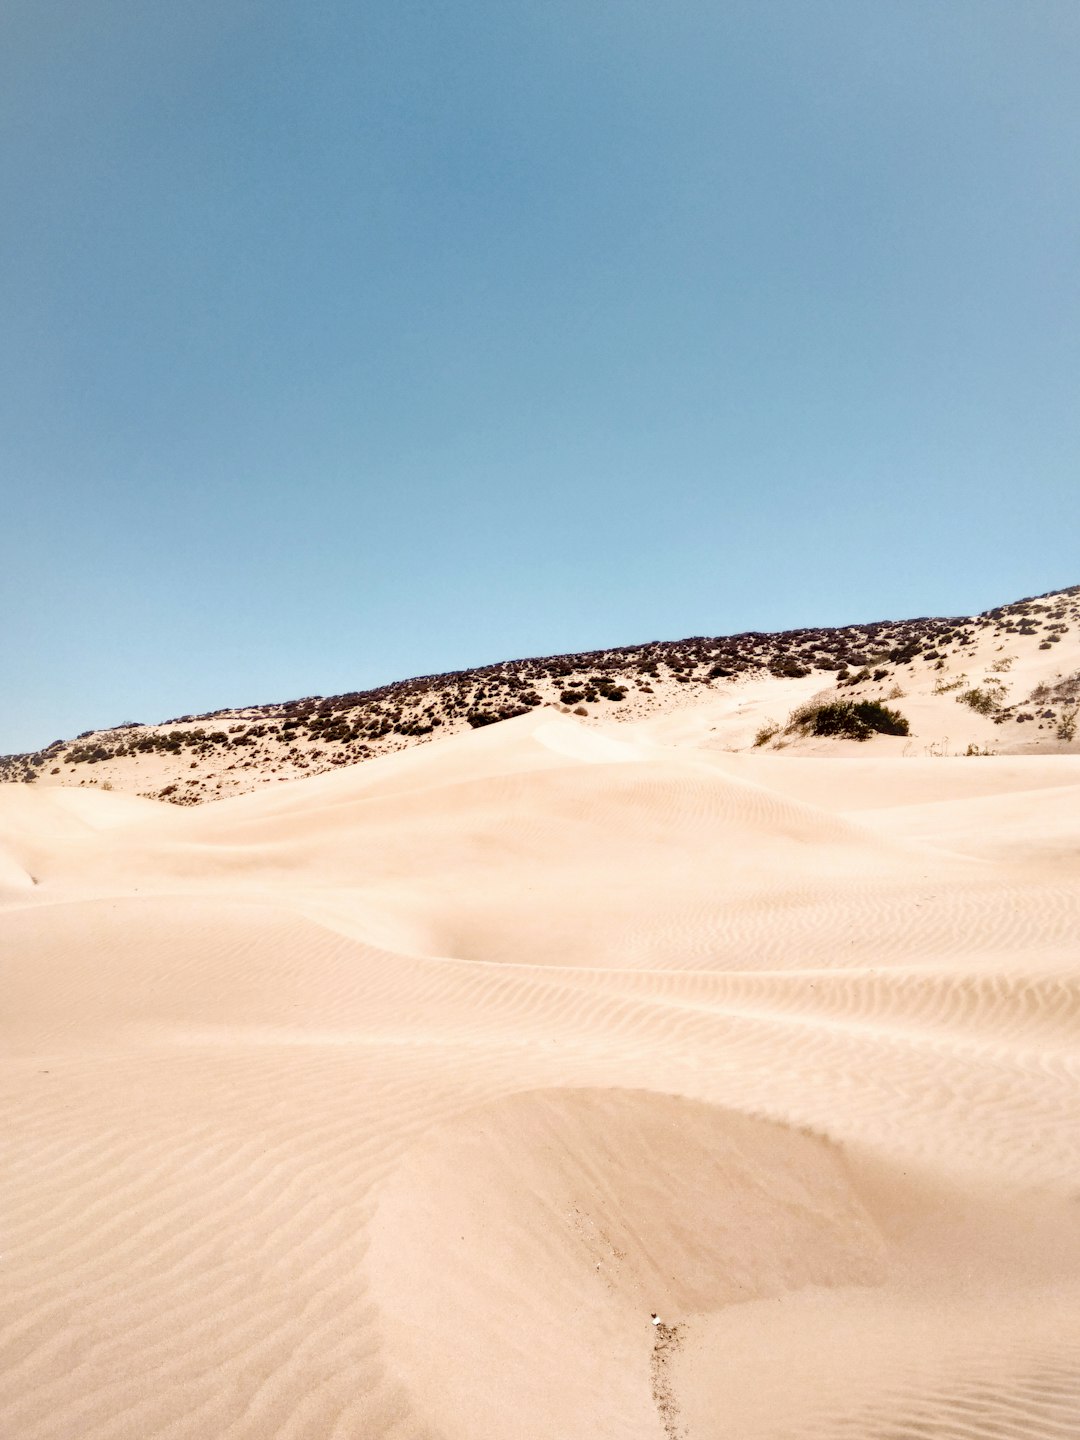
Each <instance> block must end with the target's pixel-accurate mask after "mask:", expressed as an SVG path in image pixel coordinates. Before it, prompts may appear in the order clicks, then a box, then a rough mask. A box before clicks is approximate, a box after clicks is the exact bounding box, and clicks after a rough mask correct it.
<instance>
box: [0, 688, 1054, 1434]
mask: <svg viewBox="0 0 1080 1440" xmlns="http://www.w3.org/2000/svg"><path fill="white" fill-rule="evenodd" d="M710 703H711V702H710ZM713 723H714V721H713V719H712V718H710V713H708V712H705V711H703V712H702V714H700V715H699V716H698V719H697V721H696V722H695V721H694V718H693V715H692V713H691V711H690V710H689V709H687V710H686V712H685V713H684V714H683V715H682V717H681V719H680V721H679V724H678V725H677V726H669V727H668V733H666V734H665V733H664V727H661V726H658V724H657V723H656V722H655V721H654V720H648V719H646V720H643V721H642V722H641V723H640V724H639V725H635V724H634V723H623V724H621V725H619V726H613V727H609V728H605V727H597V726H595V725H592V726H584V725H582V724H581V723H579V722H578V721H577V720H576V719H574V718H573V717H570V716H565V715H560V714H557V713H555V712H553V711H551V710H541V711H536V712H534V713H532V714H530V715H527V716H523V717H520V718H518V719H515V720H511V721H508V722H506V723H504V724H501V725H496V726H492V727H489V728H487V729H483V730H477V731H474V732H473V731H470V732H464V733H461V734H458V735H454V736H451V737H449V738H447V739H443V740H439V741H435V742H433V743H430V744H427V745H424V746H422V747H418V748H415V749H412V750H409V751H405V752H401V753H398V754H393V755H388V756H385V757H384V758H381V759H378V760H375V761H372V762H370V763H368V764H366V765H364V766H360V767H352V768H347V769H341V770H338V771H335V772H333V773H329V774H326V775H322V776H318V777H316V778H313V779H306V780H300V781H296V782H289V783H281V784H276V785H274V786H273V787H269V788H268V789H266V790H264V791H259V792H256V793H251V794H246V795H240V796H237V797H235V798H232V799H229V800H223V801H221V802H220V803H218V804H216V805H212V806H205V807H201V808H198V809H191V810H181V809H177V808H175V807H171V806H169V805H166V804H161V803H157V802H153V801H149V800H142V799H139V798H137V797H132V796H125V795H120V794H118V793H101V792H97V791H93V790H88V789H84V790H82V791H76V790H71V789H63V788H59V787H52V788H47V787H31V786H15V785H9V786H3V787H0V986H2V1006H0V1039H2V1046H0V1057H2V1058H0V1087H2V1093H3V1103H4V1117H5V1120H4V1129H3V1136H4V1152H5V1155H4V1165H3V1169H2V1172H0V1204H2V1219H3V1232H4V1241H3V1246H2V1256H3V1267H4V1270H3V1273H4V1282H5V1283H4V1286H3V1288H2V1291H0V1413H2V1414H3V1415H4V1416H5V1419H6V1424H7V1427H8V1432H9V1433H11V1434H12V1435H17V1436H19V1437H20V1440H57V1437H63V1440H75V1437H78V1440H121V1437H123V1440H128V1437H130V1440H148V1437H169V1440H187V1437H191V1440H195V1437H200V1440H201V1437H206V1436H214V1437H266V1436H274V1437H311V1440H316V1437H318V1440H325V1437H335V1440H345V1437H378V1436H400V1437H417V1440H419V1437H426V1440H477V1437H492V1440H495V1437H498V1440H507V1437H522V1440H524V1437H536V1440H540V1437H566V1440H570V1437H574V1436H578V1435H580V1436H582V1437H584V1436H596V1435H600V1436H611V1437H663V1436H665V1435H668V1436H686V1437H688V1440H690V1437H710V1440H711V1437H716V1440H720V1437H729V1436H733V1435H737V1436H739V1437H773V1440H780V1437H793V1436H798V1437H802V1436H809V1437H823V1440H832V1437H836V1440H841V1437H860V1440H861V1437H868V1436H882V1437H883V1436H889V1437H894V1440H900V1437H916V1436H921V1437H926V1436H929V1435H935V1436H936V1435H948V1436H957V1437H973V1440H979V1437H987V1440H989V1437H1002V1436H1016V1437H1028V1436H1046V1437H1066V1436H1075V1435H1076V1434H1077V1433H1080V1351H1078V1347H1077V1344H1076V1340H1075V1337H1076V1335H1077V1334H1080V1183H1078V1176H1080V1060H1078V1054H1080V1052H1078V1046H1077V1041H1078V1038H1080V965H1078V963H1077V948H1078V947H1077V937H1078V936H1080V771H1078V768H1077V767H1078V765H1080V760H1078V759H1077V757H1076V756H1074V755H1068V754H1062V755H1047V754H1044V755H1039V756H1034V755H1033V756H1030V757H1008V758H1006V757H996V758H994V757H991V758H983V757H976V758H954V759H947V758H931V757H927V756H923V755H919V756H918V757H913V756H909V757H907V758H901V756H900V755H899V754H893V753H892V752H891V751H889V750H888V748H886V749H885V750H883V751H881V752H880V753H876V754H866V753H865V751H861V752H860V753H858V754H856V755H853V757H852V758H844V759H817V758H813V757H808V756H804V755H799V756H792V755H790V754H782V753H781V754H776V753H760V752H753V751H751V752H748V753H747V752H743V753H734V754H733V753H728V752H726V751H724V750H722V749H718V748H717V747H716V746H715V745H714V744H712V743H711V741H710V735H711V733H712V732H711V726H712V724H713ZM695 727H696V728H695ZM654 1311H655V1312H657V1313H658V1316H659V1320H660V1322H661V1323H660V1324H659V1325H654V1324H653V1322H652V1320H651V1318H650V1317H651V1313H652V1312H654Z"/></svg>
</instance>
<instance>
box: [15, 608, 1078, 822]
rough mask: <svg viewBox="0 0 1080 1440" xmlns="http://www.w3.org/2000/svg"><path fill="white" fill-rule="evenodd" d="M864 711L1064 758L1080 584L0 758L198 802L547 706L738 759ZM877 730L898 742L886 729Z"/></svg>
mask: <svg viewBox="0 0 1080 1440" xmlns="http://www.w3.org/2000/svg"><path fill="white" fill-rule="evenodd" d="M829 702H837V703H840V704H841V705H843V706H844V707H845V708H846V715H845V714H836V713H834V714H833V715H832V717H831V719H832V727H833V728H832V729H831V730H829V729H828V727H827V725H826V723H825V721H822V720H820V719H819V720H817V722H816V723H815V722H812V721H807V720H806V719H805V718H804V721H803V723H802V724H801V725H800V724H795V725H792V723H791V721H792V717H793V715H794V714H797V712H798V711H799V710H800V708H805V707H807V706H809V705H814V706H820V705H821V704H823V703H829ZM900 702H903V703H900ZM860 704H877V705H883V706H885V708H886V710H887V711H890V712H891V711H895V712H897V713H898V714H899V715H900V717H901V720H902V722H904V723H905V725H906V731H905V734H904V736H903V738H904V741H905V745H903V746H901V747H900V748H901V749H903V750H904V751H905V753H908V754H950V753H951V754H955V753H957V752H959V753H970V754H975V753H980V754H981V753H983V752H985V751H988V750H992V751H994V752H996V753H1000V754H1006V753H1027V752H1030V751H1039V752H1047V751H1055V750H1060V749H1062V748H1068V747H1069V746H1071V745H1072V744H1073V743H1074V742H1075V740H1076V734H1077V713H1078V706H1080V586H1075V587H1073V588H1072V589H1070V590H1062V591H1058V592H1055V593H1053V594H1049V595H1042V596H1038V597H1036V598H1033V599H1028V600H1020V601H1017V602H1015V603H1014V604H1011V605H1002V606H998V607H997V608H995V609H993V610H988V611H986V612H985V613H984V614H982V615H973V616H967V617H961V618H953V619H918V620H906V621H878V622H874V623H872V624H867V625H850V626H847V627H844V628H842V629H830V630H820V629H819V630H791V631H787V632H785V633H783V634H777V635H764V634H747V635H734V636H728V637H726V638H714V639H704V638H701V637H695V638H693V639H689V640H677V641H668V642H662V643H660V642H658V643H654V644H648V645H632V646H626V647H623V648H622V649H616V650H601V651H594V652H591V653H588V654H584V655H555V656H548V657H545V658H541V659H534V660H514V661H508V662H506V663H503V664H499V665H489V666H486V667H484V668H483V669H479V670H469V671H461V672H456V673H453V674H448V675H427V676H422V677H420V678H418V679H414V680H405V681H401V682H399V683H397V684H394V685H387V686H384V687H383V688H381V689H378V690H369V691H363V692H356V693H353V694H348V695H335V696H331V697H323V696H318V695H316V696H309V697H307V698H305V699H302V700H291V701H287V702H285V703H283V704H275V705H257V706H247V707H243V708H239V709H233V710H218V711H214V712H213V713H212V714H208V715H181V716H179V717H178V718H176V719H174V720H167V721H165V722H163V723H162V724H159V725H144V724H135V723H131V724H127V725H119V726H116V727H115V728H113V729H111V730H88V731H85V732H84V733H83V734H81V735H80V736H78V738H77V739H75V740H69V741H64V740H56V741H54V742H53V743H52V744H51V745H48V746H46V747H45V748H44V749H43V750H39V751H36V752H34V753H32V754H26V755H7V756H0V781H3V780H8V781H13V780H23V781H31V782H39V783H42V784H58V785H83V786H87V785H97V786H104V787H106V788H109V789H116V790H125V791H130V792H132V793H135V794H140V795H147V796H155V797H156V798H158V799H163V800H169V801H171V802H172V803H174V804H179V805H196V804H199V803H201V802H203V801H206V800H215V799H220V798H221V797H222V796H225V795H230V794H237V793H240V792H243V791H247V790H252V789H255V788H257V787H260V786H263V785H267V784H272V783H274V782H275V781H279V780H288V779H295V778H297V777H299V776H303V775H312V774H319V773H321V772H323V771H326V770H330V769H332V768H334V767H336V766H340V765H352V764H356V763H358V762H360V761H363V760H370V759H372V758H374V757H375V756H378V755H384V754H388V753H390V752H392V751H396V750H400V749H404V748H407V747H408V746H411V745H415V744H417V743H420V742H422V741H427V740H430V739H432V738H434V737H438V736H445V735H452V734H455V733H457V732H458V731H461V730H464V729H469V728H474V729H478V728H483V727H484V726H486V725H490V724H493V723H495V722H498V721H503V720H508V719H512V718H513V717H514V716H516V715H522V714H526V713H528V711H530V710H532V709H536V708H538V707H540V706H545V705H551V706H555V707H557V708H559V709H560V710H563V711H564V712H566V713H573V714H575V715H578V716H579V717H582V718H584V719H586V720H588V721H590V722H593V723H595V722H596V721H597V720H602V721H612V720H614V721H620V722H626V721H638V720H641V719H643V718H647V717H650V718H654V719H655V720H656V721H657V722H658V728H657V732H656V733H658V734H664V735H665V736H666V737H667V738H668V739H669V740H670V739H674V738H675V737H677V736H679V735H682V737H683V738H684V739H689V740H692V741H693V742H694V743H701V742H702V741H704V740H706V733H704V732H703V731H702V727H703V726H704V727H706V730H707V740H708V743H709V744H712V745H718V746H722V747H724V748H727V749H734V750H739V749H745V748H747V747H748V746H752V745H754V744H755V743H757V744H768V745H769V746H770V747H771V748H774V749H775V748H783V747H786V746H794V747H795V749H796V750H814V751H818V752H830V753H831V752H835V751H836V748H837V742H838V741H839V742H842V741H844V740H845V739H852V738H860V735H861V738H862V739H863V740H865V739H867V738H870V736H871V735H874V734H879V733H882V731H881V730H880V729H879V728H872V727H871V726H867V725H865V724H864V725H862V726H860V725H859V723H858V719H857V717H856V719H855V722H854V724H853V723H852V716H851V707H853V706H857V705H860ZM958 707H959V708H958ZM686 712H689V713H686ZM665 717H678V718H665ZM845 720H846V722H847V723H846V726H845ZM871 721H872V726H873V727H880V726H882V725H884V726H885V727H886V728H888V720H887V719H886V720H882V719H881V717H880V715H879V716H878V717H877V718H874V717H873V716H871ZM770 732H771V733H770ZM823 742H824V743H823ZM879 748H880V746H879ZM893 748H894V749H895V748H897V747H896V746H894V747H893Z"/></svg>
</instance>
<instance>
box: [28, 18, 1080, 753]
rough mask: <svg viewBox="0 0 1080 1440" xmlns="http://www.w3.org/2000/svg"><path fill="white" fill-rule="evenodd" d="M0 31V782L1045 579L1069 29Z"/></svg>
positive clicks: (153, 26) (1034, 24)
mask: <svg viewBox="0 0 1080 1440" xmlns="http://www.w3.org/2000/svg"><path fill="white" fill-rule="evenodd" d="M0 28H2V32H3V43H2V45H0V193H2V194H3V196H4V202H3V205H2V207H0V315H2V316H3V320H2V324H0V477H2V488H3V499H2V507H0V566H2V572H0V587H2V594H0V599H2V602H3V613H4V617H5V622H6V623H5V626H4V645H3V651H2V656H3V659H2V674H0V690H2V693H0V750H9V751H10V750H19V749H26V748H31V747H36V746H39V745H42V744H45V743H48V742H49V741H50V740H52V739H54V738H57V737H59V736H61V735H69V734H71V733H73V732H76V731H78V730H82V729H87V728H90V727H92V726H101V725H109V724H116V723H119V722H121V721H124V720H129V719H137V720H146V721H152V720H157V719H164V718H166V717H169V716H172V715H176V714H178V713H182V712H188V711H195V710H202V709H209V708H212V707H214V706H220V705H226V704H232V703H237V704H240V703H251V702H259V701H269V700H274V699H285V698H290V697H293V696H297V695H301V694H311V693H319V694H332V693H335V692H337V691H342V690H348V689H356V688H361V687H364V686H367V685H372V684H379V683H382V682H384V681H387V680H390V679H397V678H402V677H404V676H407V675H412V674H418V673H427V672H431V671H437V670H445V669H454V668H459V667H465V666H470V665H474V664H481V663H484V662H487V661H491V660H497V659H503V658H509V657H511V656H517V655H528V654H539V653H551V652H557V651H572V650H580V649H587V648H594V647H599V646H604V645H611V644H622V643H629V642H632V641H641V640H647V639H672V638H677V637H679V636H683V635H687V634H722V633H728V632H734V631H739V630H746V629H762V630H768V629H779V628H788V627H795V626H799V625H804V624H806V625H810V624H842V623H845V622H848V621H853V620H860V619H862V620H865V619H875V618H884V617H903V616H908V615H916V614H934V613H946V614H953V613H965V612H968V611H971V610H975V609H982V608H984V607H985V606H988V605H991V604H995V603H998V602H1000V601H1004V600H1009V599H1013V598H1017V597H1019V596H1021V595H1025V594H1030V593H1034V592H1037V591H1043V590H1048V589H1052V588H1056V587H1061V586H1065V585H1069V584H1073V583H1076V582H1077V581H1080V557H1078V549H1077V533H1078V529H1080V485H1078V483H1077V481H1078V473H1077V457H1078V454H1080V404H1078V379H1080V265H1078V263H1077V262H1078V257H1080V185H1078V183H1077V182H1078V164H1077V157H1078V156H1080V86H1078V84H1077V75H1078V74H1080V7H1078V6H1077V5H1076V4H1075V0H1067V3H1054V0H1039V3H1038V4H1032V3H1029V0H1016V3H1012V4H1000V3H995V0H972V3H950V0H874V3H867V0H850V3H849V0H833V3H831V0H814V3H807V0H797V3H784V0H745V3H718V0H708V3H704V0H702V3H696V0H695V3H690V0H664V3H658V0H651V3H640V0H609V3H600V0H570V3H563V0H543V3H541V0H533V3H528V4H526V3H522V0H498V3H495V0H489V3H483V4H479V3H471V0H453V3H451V0H445V3H420V0H382V3H379V4H372V3H365V0H347V3H345V0H343V3H337V0H305V3H303V4H301V3H299V0H291V3H281V0H259V3H255V0H245V3H240V0H214V3H203V0H186V3H185V4H183V5H171V6H166V5H157V4H146V3H145V0H124V3H121V0H95V3H94V4H92V5H88V4H86V3H85V0H78V3H69V0H7V3H6V4H5V5H4V7H3V17H2V19H0Z"/></svg>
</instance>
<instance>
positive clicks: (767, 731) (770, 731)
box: [754, 720, 780, 745]
mask: <svg viewBox="0 0 1080 1440" xmlns="http://www.w3.org/2000/svg"><path fill="white" fill-rule="evenodd" d="M779 734H780V726H779V725H776V724H774V723H773V721H771V720H767V721H766V722H765V724H764V725H762V727H761V729H760V730H759V731H758V732H757V734H756V735H755V736H754V744H755V745H767V744H768V743H769V741H770V740H771V739H772V738H773V736H774V735H779Z"/></svg>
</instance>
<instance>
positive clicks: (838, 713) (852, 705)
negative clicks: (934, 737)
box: [788, 700, 910, 740]
mask: <svg viewBox="0 0 1080 1440" xmlns="http://www.w3.org/2000/svg"><path fill="white" fill-rule="evenodd" d="M788 729H789V730H800V731H802V733H803V734H804V735H830V736H835V737H837V738H838V739H843V740H869V739H870V736H871V735H873V734H879V735H907V734H909V733H910V727H909V726H908V722H907V720H906V719H905V718H904V716H903V715H901V714H900V712H899V711H898V710H892V709H890V708H889V706H888V705H882V704H880V702H879V701H877V700H854V701H852V700H830V701H826V702H825V703H824V704H820V705H804V706H803V707H802V709H800V710H796V711H795V712H794V713H793V714H792V716H791V720H790V722H789V724H788Z"/></svg>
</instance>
